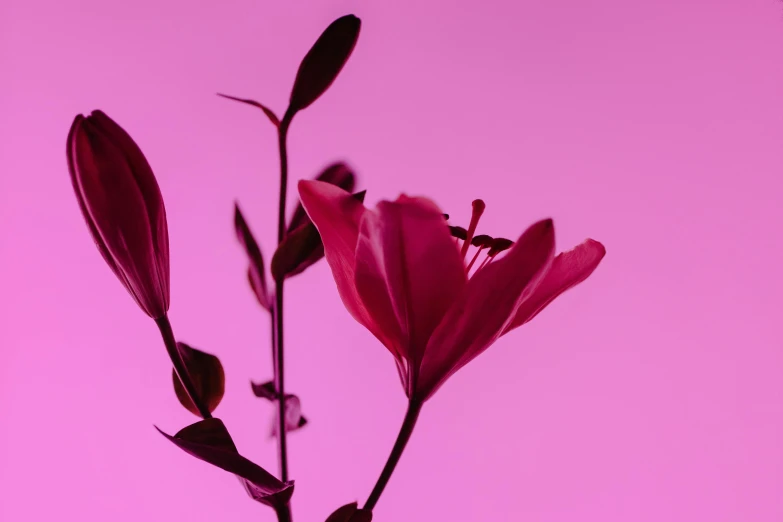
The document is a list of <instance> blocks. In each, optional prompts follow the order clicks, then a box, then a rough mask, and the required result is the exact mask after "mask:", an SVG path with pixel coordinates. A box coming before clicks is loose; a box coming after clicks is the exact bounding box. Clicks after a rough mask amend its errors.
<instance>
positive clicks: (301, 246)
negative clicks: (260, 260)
mask: <svg viewBox="0 0 783 522" xmlns="http://www.w3.org/2000/svg"><path fill="white" fill-rule="evenodd" d="M366 194H367V191H366V190H362V191H361V192H357V193H356V194H354V195H353V197H354V198H356V199H357V200H359V201H361V202H364V196H365V195H366ZM322 257H324V245H323V242H322V241H321V235H320V234H319V233H318V229H317V228H316V227H315V225H314V224H313V222H312V221H310V220H309V219H308V220H307V221H306V222H305V224H303V225H301V226H300V227H299V228H297V229H296V230H294V231H292V232H291V233H290V234H288V235H287V236H286V237H285V238H283V242H282V243H280V246H278V247H277V250H276V251H275V255H274V256H272V266H271V271H272V277H273V278H274V279H275V281H280V280H282V279H284V278H289V277H293V276H295V275H297V274H301V273H302V272H304V271H305V270H306V269H307V268H309V267H310V266H312V265H313V264H315V263H316V262H318V261H320V260H321V258H322Z"/></svg>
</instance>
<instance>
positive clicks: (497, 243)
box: [487, 237, 514, 257]
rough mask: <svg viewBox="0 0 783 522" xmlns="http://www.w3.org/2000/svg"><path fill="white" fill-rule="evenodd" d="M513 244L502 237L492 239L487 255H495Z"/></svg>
mask: <svg viewBox="0 0 783 522" xmlns="http://www.w3.org/2000/svg"><path fill="white" fill-rule="evenodd" d="M513 244H514V242H513V241H511V240H510V239H506V238H503V237H498V238H496V239H493V240H492V244H491V245H490V247H489V252H487V256H488V257H495V256H496V255H498V254H499V253H501V252H503V251H504V250H508V249H509V248H511V245H513Z"/></svg>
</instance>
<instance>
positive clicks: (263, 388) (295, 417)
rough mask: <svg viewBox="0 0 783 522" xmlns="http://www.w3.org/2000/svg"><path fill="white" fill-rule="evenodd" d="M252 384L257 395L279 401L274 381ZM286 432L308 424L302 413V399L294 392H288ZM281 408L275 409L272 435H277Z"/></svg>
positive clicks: (271, 400)
mask: <svg viewBox="0 0 783 522" xmlns="http://www.w3.org/2000/svg"><path fill="white" fill-rule="evenodd" d="M250 386H251V387H252V388H253V394H254V395H255V396H256V397H260V398H262V399H266V400H268V401H270V402H275V403H276V402H277V397H278V395H277V390H276V389H275V383H274V382H273V381H267V382H265V383H261V384H259V383H255V382H252V381H251V382H250ZM285 407H286V421H285V424H286V428H285V430H286V432H289V431H295V430H298V429H299V428H301V427H303V426H305V425H306V424H307V419H306V418H305V417H304V415H302V401H301V400H300V399H299V397H297V396H296V395H293V394H286V405H285ZM279 415H280V410H279V409H276V410H275V418H274V421H273V423H272V430H271V436H272V437H275V436H277V432H278V430H279V426H280V422H279V420H278V419H279Z"/></svg>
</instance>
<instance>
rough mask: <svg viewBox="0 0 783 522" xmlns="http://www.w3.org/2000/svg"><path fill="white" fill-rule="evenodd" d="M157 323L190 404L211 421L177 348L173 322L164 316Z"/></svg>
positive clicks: (210, 416)
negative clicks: (172, 326)
mask: <svg viewBox="0 0 783 522" xmlns="http://www.w3.org/2000/svg"><path fill="white" fill-rule="evenodd" d="M155 323H156V324H157V325H158V329H159V330H160V335H161V336H162V337H163V343H164V344H165V345H166V351H167V352H168V354H169V358H170V359H171V363H172V364H173V365H174V371H175V372H176V374H177V378H179V382H180V383H181V384H182V387H183V388H184V389H185V393H187V394H188V397H189V398H190V402H192V403H193V404H195V406H196V409H197V410H198V411H199V413H200V414H201V417H202V418H204V419H211V418H212V414H211V413H209V409H208V408H207V407H206V406H205V405H204V404H203V403H202V402H201V399H200V398H199V396H198V393H197V392H196V387H195V386H194V385H193V381H192V380H191V378H190V374H189V373H188V369H187V367H186V366H185V361H184V360H183V359H182V354H181V353H180V352H179V349H178V348H177V339H176V338H175V337H174V330H172V328H171V321H169V318H168V316H166V315H164V316H163V317H160V318H158V319H155Z"/></svg>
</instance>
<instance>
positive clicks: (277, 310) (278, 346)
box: [274, 113, 292, 518]
mask: <svg viewBox="0 0 783 522" xmlns="http://www.w3.org/2000/svg"><path fill="white" fill-rule="evenodd" d="M291 118H292V115H290V114H289V113H286V115H285V116H284V117H283V120H282V121H281V122H280V126H279V127H278V129H277V137H278V145H279V151H280V198H279V205H278V214H277V244H278V246H279V245H280V243H282V242H283V237H284V236H285V208H286V195H287V192H288V151H287V149H286V138H287V137H288V126H289V125H290V123H291ZM283 283H284V281H283V280H282V279H281V280H279V281H276V282H275V307H274V316H275V346H274V350H275V352H274V353H275V363H276V366H277V367H276V368H275V377H276V379H275V381H276V382H275V384H276V388H277V404H278V408H279V409H278V417H279V422H280V425H279V426H278V430H277V449H278V458H279V461H280V479H281V480H282V481H283V482H286V481H287V480H288V445H287V438H286V429H285V428H286V426H285V419H286V412H285V406H286V400H285V366H284V359H283V354H284V339H283ZM289 518H290V513H289Z"/></svg>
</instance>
